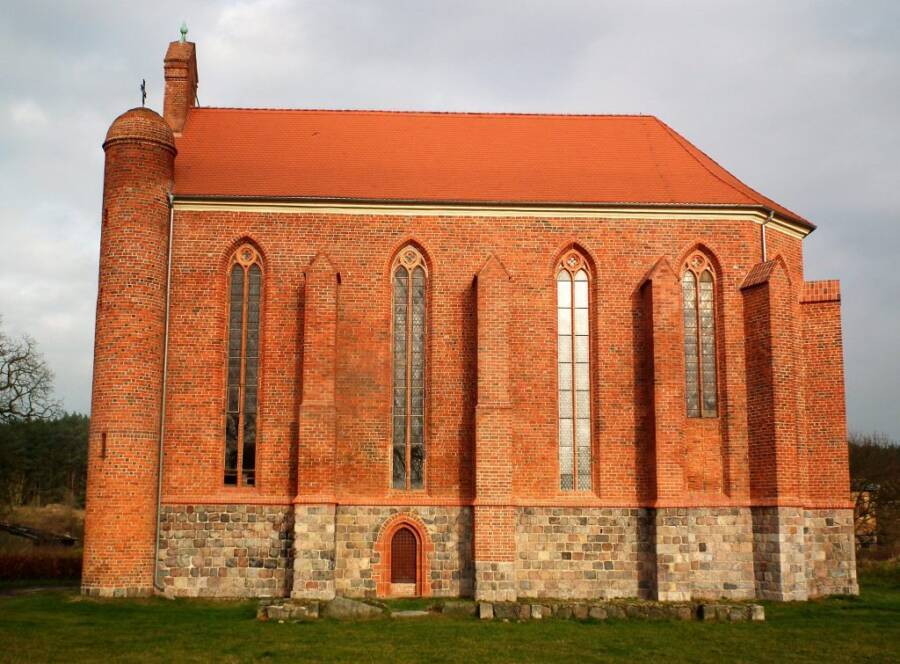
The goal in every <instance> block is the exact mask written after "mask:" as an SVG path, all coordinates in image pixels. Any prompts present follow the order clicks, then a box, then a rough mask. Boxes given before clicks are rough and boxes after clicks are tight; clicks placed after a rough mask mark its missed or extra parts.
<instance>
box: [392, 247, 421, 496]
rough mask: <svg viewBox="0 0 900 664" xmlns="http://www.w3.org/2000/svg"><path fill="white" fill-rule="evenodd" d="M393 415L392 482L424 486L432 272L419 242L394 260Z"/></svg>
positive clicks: (397, 485)
mask: <svg viewBox="0 0 900 664" xmlns="http://www.w3.org/2000/svg"><path fill="white" fill-rule="evenodd" d="M391 275H392V282H393V283H392V286H393V352H392V362H393V405H392V409H391V413H392V421H393V434H392V450H393V453H392V467H393V470H392V482H391V485H392V486H393V488H395V489H421V488H422V487H423V485H424V477H425V294H426V287H427V280H428V272H427V269H426V266H425V260H424V259H423V258H422V254H421V253H419V251H417V250H416V249H415V248H414V247H406V248H404V249H403V250H401V251H400V253H399V254H398V256H397V258H396V260H395V261H394V264H393V266H392V272H391Z"/></svg>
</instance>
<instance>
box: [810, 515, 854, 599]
mask: <svg viewBox="0 0 900 664" xmlns="http://www.w3.org/2000/svg"><path fill="white" fill-rule="evenodd" d="M804 519H805V521H806V527H805V529H804V543H805V548H806V551H805V554H806V580H807V588H808V592H809V596H810V597H819V596H821V595H858V594H859V585H858V583H857V581H856V542H855V539H854V533H853V510H851V509H843V510H834V509H824V510H823V509H818V510H806V511H805V512H804Z"/></svg>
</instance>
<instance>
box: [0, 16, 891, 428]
mask: <svg viewBox="0 0 900 664" xmlns="http://www.w3.org/2000/svg"><path fill="white" fill-rule="evenodd" d="M182 19H185V20H187V22H188V25H189V26H190V29H191V32H190V38H191V39H193V40H194V41H196V42H197V44H198V53H199V64H200V90H199V96H200V100H201V102H202V103H203V104H210V105H223V106H225V105H233V106H286V107H327V108H392V109H435V110H485V111H554V112H584V113H634V112H639V113H651V114H655V115H658V116H660V117H661V118H662V119H664V120H665V121H666V122H668V123H669V124H671V125H672V126H674V127H675V128H677V129H678V130H679V131H681V132H682V133H684V134H685V135H686V136H687V137H688V138H690V139H691V140H692V141H694V142H695V143H696V144H697V145H698V146H700V147H701V148H702V149H704V150H705V151H707V152H708V153H709V154H711V155H712V156H713V157H714V158H715V159H717V160H718V161H720V162H721V163H722V164H723V165H725V166H726V167H727V168H729V169H730V170H732V171H733V172H734V173H735V174H736V175H738V176H739V177H741V178H742V179H744V180H745V181H746V182H747V183H748V184H750V185H752V186H754V187H756V188H758V189H760V190H761V191H763V192H765V193H766V194H767V195H769V196H771V197H773V198H774V199H776V200H778V201H779V202H781V203H783V204H785V205H787V206H788V207H791V208H793V209H795V210H796V211H798V212H800V213H801V214H803V215H804V216H806V217H808V218H809V219H811V220H813V221H814V222H816V223H817V224H818V225H819V230H818V231H816V232H815V233H813V235H812V236H810V238H809V239H808V240H807V242H806V261H807V262H806V270H807V278H809V279H820V278H832V277H839V278H841V280H842V283H843V294H844V331H845V352H846V364H847V388H848V396H847V403H848V410H849V418H850V426H851V428H852V429H855V430H860V431H868V430H872V429H876V430H880V431H885V432H888V433H889V434H891V435H893V436H895V437H898V438H900V417H898V415H897V408H896V407H895V406H894V398H895V395H896V393H897V392H898V387H900V381H898V378H897V376H898V374H900V349H898V345H897V343H896V337H897V336H898V332H900V307H898V304H897V296H896V293H897V292H898V290H900V276H898V274H900V273H898V270H897V269H896V267H895V263H896V261H897V258H896V256H897V253H898V249H900V223H898V222H900V213H898V210H900V186H898V183H900V166H898V163H900V162H898V160H897V158H896V155H897V154H900V123H898V118H900V84H898V81H900V40H898V39H897V38H896V35H897V34H898V33H900V4H898V3H896V2H891V1H884V2H869V3H866V4H865V5H864V6H861V5H859V4H858V3H855V2H849V1H847V2H829V3H823V2H790V3H786V2H775V1H771V0H769V1H761V0H756V1H752V2H751V1H747V2H720V1H718V0H708V1H698V2H685V3H674V2H664V1H660V2H633V3H624V2H618V1H617V2H599V1H585V2H563V1H559V0H557V1H554V2H523V1H516V2H500V1H494V2H463V1H459V0H458V1H456V2H445V3H432V2H420V1H419V2H410V1H405V0H404V1H395V2H390V1H385V0H381V1H377V0H374V1H372V2H351V1H345V2H324V1H323V2H287V1H277V0H259V1H257V2H253V1H250V0H247V1H244V2H192V3H185V2H173V1H162V2H155V3H130V2H129V3H123V2H102V3H97V2H95V3H84V2H74V1H71V2H44V3H39V2H34V1H31V2H24V1H23V2H20V3H12V4H10V3H6V4H5V5H4V11H3V16H2V17H0V61H2V62H3V63H4V67H3V68H2V73H0V120H2V123H0V127H2V128H0V173H2V176H3V177H2V178H0V225H2V230H3V236H4V240H5V242H4V246H5V249H6V251H5V256H4V261H3V268H2V269H0V313H2V315H3V317H4V323H5V325H6V327H7V328H8V329H10V330H11V331H14V332H23V331H28V332H30V333H31V334H33V335H34V336H35V337H37V339H38V341H39V342H40V344H41V346H42V348H43V349H44V351H45V353H46V356H47V358H48V360H49V361H50V363H51V364H52V366H53V367H54V369H55V370H56V374H57V387H58V390H59V392H60V393H61V395H62V397H63V398H64V399H65V402H66V405H67V406H68V407H69V408H71V409H77V410H83V411H86V410H87V409H88V408H89V405H90V371H91V360H92V357H91V355H92V354H91V348H92V335H93V308H94V300H95V297H96V276H97V275H96V270H97V250H98V236H99V217H100V215H99V209H100V196H101V185H102V166H103V155H102V151H101V149H100V143H101V142H102V138H103V135H104V132H105V130H106V127H107V126H108V125H109V123H110V122H111V120H112V119H113V118H114V117H115V116H116V115H118V114H119V113H120V112H122V111H123V110H125V109H127V108H130V107H132V106H135V105H137V104H138V103H139V102H140V96H139V91H138V85H139V83H140V79H141V78H146V79H147V82H148V86H149V90H150V98H149V102H150V105H151V106H154V107H156V108H159V107H160V106H161V104H162V56H163V53H164V50H165V46H166V44H167V42H168V41H170V40H172V39H174V38H176V37H177V35H178V26H179V25H180V23H181V21H182Z"/></svg>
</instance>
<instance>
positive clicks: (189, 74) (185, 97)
mask: <svg viewBox="0 0 900 664" xmlns="http://www.w3.org/2000/svg"><path fill="white" fill-rule="evenodd" d="M186 34H187V28H186V27H185V26H182V29H181V40H179V41H174V42H172V43H171V44H169V48H168V50H167V51H166V59H165V70H166V96H165V99H164V101H163V117H164V118H165V120H166V122H167V123H168V124H169V126H170V127H171V128H172V131H173V132H175V134H180V133H181V130H182V129H183V128H184V123H185V121H186V120H187V115H188V110H189V109H190V108H191V107H192V106H193V105H194V103H195V101H196V99H197V55H196V51H195V46H194V43H193V42H189V41H186V40H185V35H186Z"/></svg>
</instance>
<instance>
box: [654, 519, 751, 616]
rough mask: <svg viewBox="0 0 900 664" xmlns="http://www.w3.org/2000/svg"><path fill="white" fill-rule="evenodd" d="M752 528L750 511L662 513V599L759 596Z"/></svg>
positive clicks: (659, 592) (658, 549)
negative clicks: (757, 592)
mask: <svg viewBox="0 0 900 664" xmlns="http://www.w3.org/2000/svg"><path fill="white" fill-rule="evenodd" d="M752 527H753V523H752V519H751V515H750V510H749V509H748V508H738V507H704V508H692V509H686V508H661V509H658V510H656V559H657V597H658V598H659V599H660V600H667V601H686V600H691V599H718V598H721V597H725V598H728V599H752V598H753V597H755V596H756V594H755V587H754V576H753V532H752Z"/></svg>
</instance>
